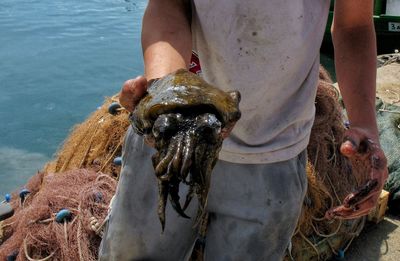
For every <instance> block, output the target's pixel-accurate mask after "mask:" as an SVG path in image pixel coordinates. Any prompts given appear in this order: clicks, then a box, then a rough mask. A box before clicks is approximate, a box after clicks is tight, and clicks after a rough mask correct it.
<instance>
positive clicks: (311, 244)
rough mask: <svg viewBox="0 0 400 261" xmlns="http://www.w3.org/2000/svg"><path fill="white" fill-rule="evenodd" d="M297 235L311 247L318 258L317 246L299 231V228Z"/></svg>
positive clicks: (318, 258)
mask: <svg viewBox="0 0 400 261" xmlns="http://www.w3.org/2000/svg"><path fill="white" fill-rule="evenodd" d="M299 235H300V236H301V237H302V238H303V239H304V241H306V242H307V243H308V244H309V245H310V246H311V248H312V249H313V250H314V251H315V253H316V254H317V260H320V257H319V251H318V249H317V247H316V246H315V245H314V244H313V243H312V242H311V241H310V240H309V239H308V238H307V237H306V236H305V235H304V234H303V233H302V232H301V230H299Z"/></svg>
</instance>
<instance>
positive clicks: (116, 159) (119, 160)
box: [113, 157, 122, 166]
mask: <svg viewBox="0 0 400 261" xmlns="http://www.w3.org/2000/svg"><path fill="white" fill-rule="evenodd" d="M113 162H114V164H115V165H117V166H121V165H122V157H116V158H115V159H114V161H113Z"/></svg>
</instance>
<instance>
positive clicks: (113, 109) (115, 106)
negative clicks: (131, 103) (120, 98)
mask: <svg viewBox="0 0 400 261" xmlns="http://www.w3.org/2000/svg"><path fill="white" fill-rule="evenodd" d="M119 108H121V105H120V104H119V103H118V102H113V103H111V104H110V106H108V112H109V113H110V114H112V115H115V114H117V112H118V109H119Z"/></svg>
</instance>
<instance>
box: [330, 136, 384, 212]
mask: <svg viewBox="0 0 400 261" xmlns="http://www.w3.org/2000/svg"><path fill="white" fill-rule="evenodd" d="M340 152H341V153H342V154H343V155H344V156H346V157H347V158H348V159H349V160H350V162H351V166H352V172H353V175H355V178H356V180H357V183H358V185H359V188H358V189H357V190H356V191H355V192H353V193H351V194H349V195H348V196H347V197H346V198H345V199H344V200H343V204H342V205H340V206H338V207H335V208H332V209H330V210H328V211H327V212H326V214H325V217H326V218H327V219H332V218H338V219H353V218H358V217H361V216H364V215H367V214H368V213H369V212H370V210H371V209H372V208H373V207H375V206H376V204H377V201H378V198H379V195H380V193H381V191H382V188H383V186H384V184H385V182H386V179H387V177H388V169H387V160H386V157H385V154H384V152H383V150H382V149H381V147H380V144H379V137H378V135H377V134H374V132H372V131H368V130H366V129H363V128H351V129H349V130H347V131H346V133H345V138H344V142H343V143H342V145H341V147H340Z"/></svg>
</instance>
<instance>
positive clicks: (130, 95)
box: [119, 76, 147, 112]
mask: <svg viewBox="0 0 400 261" xmlns="http://www.w3.org/2000/svg"><path fill="white" fill-rule="evenodd" d="M146 91H147V80H146V78H145V77H143V76H138V77H136V78H135V79H130V80H127V81H126V82H125V83H124V84H123V86H122V90H121V94H120V97H119V102H120V104H121V105H122V106H123V107H124V108H126V109H127V110H128V111H130V112H132V111H133V110H134V109H135V107H136V105H137V104H138V103H139V101H140V100H141V98H143V96H144V95H145V94H146Z"/></svg>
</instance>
